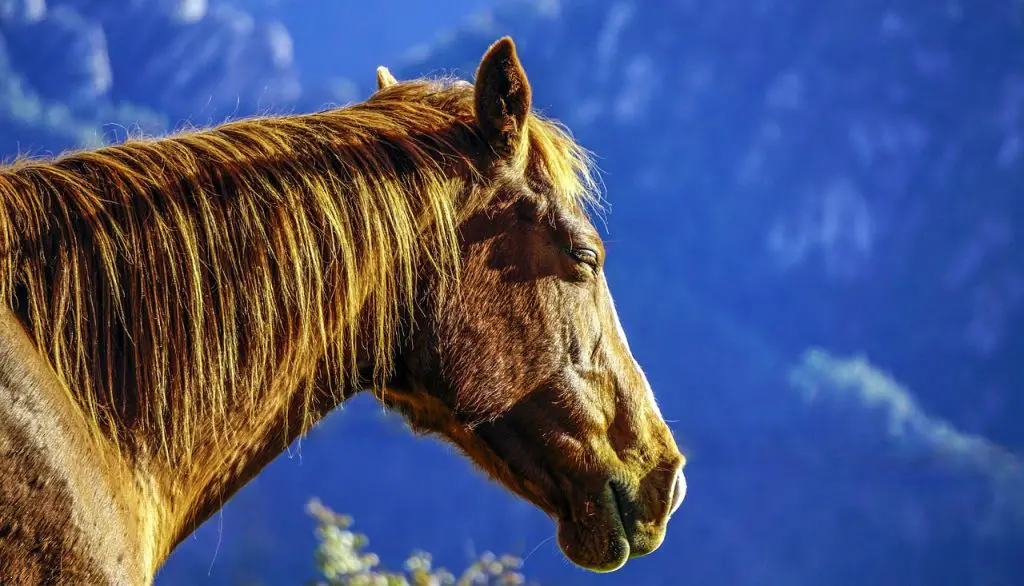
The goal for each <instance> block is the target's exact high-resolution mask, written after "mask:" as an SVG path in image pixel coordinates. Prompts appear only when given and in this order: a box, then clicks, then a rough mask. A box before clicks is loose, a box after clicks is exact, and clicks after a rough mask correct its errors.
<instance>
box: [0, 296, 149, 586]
mask: <svg viewBox="0 0 1024 586" xmlns="http://www.w3.org/2000/svg"><path fill="white" fill-rule="evenodd" d="M69 397H70V396H69V394H68V393H67V391H66V390H65V389H64V388H63V387H62V385H61V383H60V382H59V381H58V379H57V378H56V376H55V375H54V374H53V371H52V370H50V368H49V366H48V365H47V364H46V363H45V361H44V360H43V359H42V357H41V356H40V355H39V354H38V352H37V351H36V350H35V348H34V347H33V346H32V344H31V342H30V340H29V338H28V335H27V333H26V332H25V330H24V328H23V326H22V324H21V322H20V321H18V319H17V318H16V317H15V316H14V314H13V313H12V312H11V311H10V310H8V309H6V308H5V309H3V310H0V584H4V585H9V586H15V585H22V584H97V585H103V584H118V585H121V584H129V585H135V584H146V583H149V582H150V581H151V576H150V574H149V570H148V569H147V568H144V567H143V566H144V564H143V563H142V558H141V556H140V555H139V554H140V552H139V551H138V550H137V547H136V546H134V545H133V544H134V543H135V541H134V540H133V539H132V537H133V536H137V535H138V532H137V531H135V530H134V529H135V528H134V527H133V525H137V523H131V522H129V521H127V520H129V519H137V515H132V514H131V513H132V507H131V505H130V503H129V502H127V499H126V498H124V493H120V491H119V490H117V489H116V488H115V487H116V486H117V482H116V479H115V478H112V476H115V475H113V474H112V473H111V467H110V466H109V465H104V464H103V462H105V461H106V460H108V459H104V458H103V457H101V455H100V454H98V453H97V452H98V449H97V448H96V447H95V443H94V442H91V441H90V440H89V437H90V434H89V432H88V427H87V424H86V423H85V420H84V418H83V417H82V415H81V413H79V412H78V411H77V410H76V409H75V407H74V405H73V403H72V401H71V400H70V398H69ZM126 492H127V493H128V494H130V492H131V491H130V490H128V491H126Z"/></svg>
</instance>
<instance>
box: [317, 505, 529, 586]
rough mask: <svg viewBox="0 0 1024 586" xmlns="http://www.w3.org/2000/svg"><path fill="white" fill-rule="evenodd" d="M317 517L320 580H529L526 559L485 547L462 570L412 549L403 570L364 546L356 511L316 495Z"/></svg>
mask: <svg viewBox="0 0 1024 586" xmlns="http://www.w3.org/2000/svg"><path fill="white" fill-rule="evenodd" d="M306 509H307V511H308V512H309V514H310V515H311V516H312V517H313V518H314V519H316V522H317V528H316V535H317V539H319V541H320V543H319V545H318V546H317V549H316V554H315V555H316V566H317V569H318V570H319V572H320V574H321V575H322V576H323V580H321V581H318V582H317V583H316V584H317V586H512V585H520V584H526V580H525V578H524V577H523V575H522V574H520V573H519V571H518V570H519V568H520V567H521V566H522V560H521V559H519V558H517V557H515V556H511V555H503V556H500V557H499V556H495V555H494V554H492V553H490V552H485V553H484V554H483V555H482V556H480V558H479V559H477V560H476V561H474V562H473V563H471V564H470V565H469V566H468V567H467V568H466V569H465V570H464V571H463V572H462V574H461V575H460V576H458V577H456V576H455V575H454V574H452V573H451V572H449V571H448V570H446V569H444V568H435V567H433V564H432V561H431V556H430V554H429V553H427V552H423V551H416V552H413V554H412V555H411V556H409V558H408V559H406V560H405V570H404V571H403V572H392V571H389V570H386V569H384V568H382V567H381V560H380V558H379V557H378V556H377V554H374V553H372V552H368V551H365V550H364V548H365V547H366V546H367V545H369V539H368V538H367V537H366V536H365V535H363V534H361V533H355V532H353V531H352V530H351V527H352V517H349V516H348V515H339V514H338V513H335V512H334V511H332V510H331V509H329V508H327V507H326V506H324V505H323V503H321V502H320V501H319V500H317V499H313V500H311V501H310V502H309V504H308V505H307V507H306Z"/></svg>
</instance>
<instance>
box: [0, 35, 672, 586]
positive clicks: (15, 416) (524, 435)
mask: <svg viewBox="0 0 1024 586" xmlns="http://www.w3.org/2000/svg"><path fill="white" fill-rule="evenodd" d="M377 81H378V84H379V89H378V91H377V92H376V93H375V94H374V95H373V96H372V97H371V98H370V99H368V100H367V101H366V102H363V103H360V104H357V105H353V106H349V107H345V108H340V109H334V110H330V111H325V112H321V113H317V114H307V115H298V116H280V117H268V118H263V119H250V120H244V121H238V122H231V123H228V124H224V125H221V126H219V127H217V128H214V129H211V130H205V131H192V132H184V133H180V134H178V135H176V136H172V137H167V138H159V139H157V138H143V137H139V138H135V139H132V140H130V141H128V142H127V143H126V144H123V145H118V146H111V147H107V148H103V149H98V150H95V151H87V152H79V153H70V154H66V155H63V156H61V157H58V158H56V159H54V160H51V161H33V160H27V159H23V160H18V161H15V162H14V163H13V164H11V165H9V166H8V167H6V168H3V169H0V251H2V254H0V295H3V297H4V301H5V303H6V305H5V306H0V581H7V582H11V583H14V584H30V583H37V582H39V581H40V580H44V581H45V580H47V579H50V578H52V581H55V582H58V583H64V582H68V583H97V582H102V583H125V582H129V583H148V582H149V581H151V579H152V577H153V575H154V573H155V572H156V570H157V568H158V567H159V566H160V564H162V563H163V560H164V559H166V557H167V555H168V554H169V553H170V552H171V551H172V550H173V548H174V547H175V546H176V545H177V544H178V543H180V542H181V540H182V539H184V538H185V536H187V535H188V534H190V533H191V532H192V531H193V530H194V529H195V528H196V526H197V525H198V524H199V523H202V522H203V521H205V520H206V519H207V518H209V516H210V515H211V514H213V513H214V512H215V511H216V510H218V509H219V508H221V507H222V506H223V504H224V499H226V498H228V497H230V496H231V495H233V494H234V493H235V492H237V491H238V490H239V489H240V488H241V487H242V486H243V485H244V484H245V483H246V482H248V480H250V479H251V478H253V477H254V476H255V475H256V474H257V473H258V472H259V470H260V469H262V468H263V467H264V466H266V465H267V464H268V463H269V462H270V461H271V460H272V459H273V458H274V457H276V456H277V455H278V454H279V453H281V452H282V451H283V450H284V449H285V448H286V447H287V446H288V445H289V444H290V443H291V442H292V441H294V440H295V438H297V437H298V436H299V435H300V434H301V433H302V432H304V431H306V430H307V429H308V428H309V427H310V426H311V425H312V424H313V423H315V422H316V421H318V420H320V419H321V418H323V417H324V416H325V415H326V414H327V413H329V412H330V411H331V410H332V409H334V408H335V407H336V406H337V405H339V404H340V403H341V402H342V401H343V400H345V399H346V398H348V397H349V396H351V395H353V394H355V393H357V392H360V391H361V390H364V389H369V390H372V391H373V392H375V393H376V394H377V395H378V397H379V398H380V399H381V400H382V401H383V403H384V404H386V405H389V406H391V407H395V408H397V409H398V410H400V411H402V412H403V414H405V415H406V418H407V420H408V421H409V423H410V424H411V425H412V426H413V427H414V428H415V429H418V430H419V431H424V432H428V433H436V434H438V435H440V436H442V437H443V438H445V439H447V440H448V441H451V442H453V443H454V444H455V445H457V446H458V447H459V448H460V449H461V450H462V451H464V452H465V453H466V454H467V455H468V456H469V457H470V458H471V459H472V460H473V461H474V462H475V463H476V464H477V465H478V466H479V467H480V468H482V469H483V470H484V471H486V472H487V473H488V474H489V475H491V476H492V477H493V478H495V479H496V480H498V481H499V482H501V483H502V485H504V486H505V487H506V488H508V489H509V490H511V491H512V492H515V493H517V494H519V495H520V496H523V497H524V498H526V499H528V500H530V501H531V502H533V503H534V504H535V505H537V506H538V507H540V508H541V509H542V510H544V511H545V512H546V513H548V514H549V515H551V516H552V517H553V518H554V519H555V521H556V522H557V525H558V526H557V534H558V543H559V546H560V547H561V548H562V550H563V552H564V553H566V555H567V557H569V559H571V560H572V561H574V562H575V563H577V564H579V565H581V566H583V567H587V568H590V569H592V570H595V571H613V570H615V569H617V568H619V567H621V566H622V564H624V563H626V561H627V560H628V559H629V558H630V557H637V556H642V555H646V554H648V553H650V552H652V551H654V550H655V549H657V548H658V547H659V546H660V544H661V542H662V540H663V539H664V536H665V530H666V527H667V523H668V520H669V517H671V515H672V513H674V512H675V510H676V508H677V507H678V506H679V503H680V502H681V499H682V497H683V495H684V494H685V488H686V487H685V479H684V478H683V476H682V474H681V470H682V467H683V465H684V463H685V458H684V457H683V455H682V454H681V453H679V451H678V448H677V447H676V444H675V441H674V439H673V436H672V432H671V430H670V429H669V428H668V426H667V424H666V423H665V421H664V420H663V418H662V417H661V414H660V412H659V411H658V409H657V405H656V402H655V399H654V395H653V393H652V391H651V388H650V385H649V383H648V381H647V379H646V377H645V376H644V374H643V372H642V370H641V369H640V367H639V365H638V364H637V362H636V360H635V359H634V358H633V356H632V353H631V352H630V350H629V347H628V344H627V342H626V339H625V333H624V332H623V330H622V328H621V326H620V324H619V322H618V318H617V316H616V314H615V309H614V306H613V303H612V299H611V294H610V292H609V290H608V287H607V281H606V280H605V276H604V274H603V271H602V270H601V266H602V265H603V261H604V247H603V244H602V243H601V241H600V237H599V235H598V233H597V231H596V229H595V228H594V227H593V225H592V224H591V222H590V220H589V217H588V211H593V210H595V209H599V207H600V206H599V201H598V190H597V189H596V186H595V184H594V181H593V178H592V176H591V173H590V169H591V163H590V160H589V158H588V156H587V153H586V152H585V151H584V150H583V149H582V148H581V147H579V146H578V145H577V144H576V143H575V142H574V141H573V140H572V138H571V137H570V136H569V135H568V133H567V132H566V131H564V130H563V129H562V128H561V127H560V126H558V125H557V124H555V123H554V122H551V121H548V120H545V119H543V118H541V117H540V116H538V115H537V114H535V113H533V111H532V110H531V103H532V102H531V99H532V98H531V96H532V90H531V88H530V85H529V83H528V81H527V78H526V73H525V70H524V69H523V67H522V64H521V63H520V61H519V59H518V56H517V54H516V51H515V47H514V44H513V43H512V41H511V39H508V38H505V39H502V40H500V41H498V42H497V43H495V44H494V45H492V46H491V48H490V49H489V50H488V51H487V53H486V54H485V55H484V58H483V59H482V60H481V65H480V67H479V69H478V71H477V76H476V80H475V83H474V84H468V83H465V82H454V81H450V80H435V81H422V80H421V81H410V82H398V81H397V80H395V78H394V77H393V76H391V74H390V73H389V72H387V70H386V69H382V70H378V72H377ZM577 246H590V247H592V248H593V249H594V250H592V251H591V252H592V253H593V254H594V256H593V258H592V259H591V260H590V261H589V262H584V261H582V260H580V257H578V256H577V253H578V252H579V249H578V248H576V247H577ZM595 251H596V252H595ZM12 519H13V521H12ZM12 560H14V561H13V562H12ZM12 564H13V565H12Z"/></svg>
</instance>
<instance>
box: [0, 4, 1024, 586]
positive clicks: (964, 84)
mask: <svg viewBox="0 0 1024 586" xmlns="http://www.w3.org/2000/svg"><path fill="white" fill-rule="evenodd" d="M504 34H511V35H513V37H514V39H515V40H516V41H517V44H518V46H519V50H520V56H521V57H522V59H523V61H524V64H525V66H526V69H527V72H528V74H529V76H530V79H531V81H532V83H533V85H534V100H535V105H536V106H537V107H538V108H540V109H542V110H543V111H544V112H545V113H547V114H549V115H551V116H554V117H557V118H559V119H561V120H562V121H564V122H565V123H566V124H568V125H569V126H570V128H571V129H572V130H573V132H574V134H575V135H576V137H577V138H578V139H579V140H580V142H582V143H583V144H584V145H585V146H586V147H588V148H590V149H591V150H593V151H595V152H596V153H597V154H598V155H599V164H600V166H601V169H602V172H603V180H604V183H605V185H606V188H607V196H608V199H609V200H610V202H611V213H610V214H609V216H608V221H607V225H606V226H603V228H604V229H605V230H606V234H605V236H606V238H607V240H608V250H609V255H610V256H609V260H608V267H607V273H608V278H609V280H610V283H611V287H612V291H613V293H614V295H615V297H616V301H617V304H618V307H619V311H620V315H621V318H622V321H623V323H624V327H625V329H626V332H627V334H628V335H629V338H630V341H631V344H632V348H633V351H634V353H635V354H636V356H637V358H638V359H639V361H640V362H641V364H642V365H644V367H645V369H646V370H647V373H648V376H649V378H650V380H651V383H652V385H653V386H654V388H655V391H656V393H657V394H658V397H659V399H660V402H661V405H662V408H663V411H664V413H665V416H666V418H667V419H670V420H671V421H672V425H673V427H674V429H675V431H676V433H677V436H678V438H679V442H680V444H681V446H682V447H683V448H684V450H685V451H686V452H687V454H688V456H689V466H688V468H687V472H688V479H689V483H690V491H689V495H688V497H687V500H686V502H685V503H684V504H683V507H682V509H680V512H679V513H678V515H677V516H676V518H675V520H674V522H673V524H672V525H671V527H670V530H669V534H668V537H667V540H666V542H665V544H664V546H663V547H662V549H661V550H660V551H658V552H657V553H655V554H653V555H651V556H649V557H647V558H644V559H640V560H636V561H634V562H632V563H630V564H628V565H627V566H626V567H625V568H624V569H623V570H621V571H619V572H617V573H614V574H610V575H604V576H599V575H594V574H588V573H585V572H583V571H581V570H578V569H576V568H574V567H572V566H571V565H570V564H569V563H568V562H566V561H564V560H563V558H562V556H561V554H560V553H559V552H558V548H557V546H556V545H555V543H554V541H553V540H552V539H551V536H552V534H553V527H552V524H551V523H550V521H549V520H548V519H547V518H546V517H545V516H544V515H543V514H541V513H540V512H539V511H537V510H535V509H534V508H533V507H532V506H530V505H528V504H526V503H524V502H520V501H519V500H517V499H515V498H513V497H512V496H510V495H508V494H507V493H506V492H505V491H504V490H502V489H500V488H499V487H497V486H496V485H494V484H491V483H490V482H487V481H485V480H484V479H483V477H482V475H480V474H479V473H477V472H475V471H474V470H473V469H472V467H471V466H470V465H469V464H468V463H467V462H466V461H465V460H464V459H463V458H461V457H460V456H458V455H456V454H455V453H454V451H453V450H452V449H450V448H448V447H446V446H443V445H441V444H440V443H438V442H435V441H433V440H417V439H415V438H413V437H412V435H411V434H410V433H409V432H408V431H406V429H405V427H404V425H403V424H402V423H401V421H400V420H398V419H397V418H395V417H393V416H389V415H386V414H385V413H383V412H382V410H381V409H380V408H379V407H378V406H376V405H375V404H374V403H373V402H372V401H371V400H369V399H365V398H363V399H358V400H355V401H353V402H352V403H350V404H348V405H347V406H346V407H344V408H343V409H341V410H339V411H338V412H336V413H335V414H334V415H332V416H331V417H330V418H328V419H327V420H326V421H325V422H324V423H323V424H322V425H320V426H319V427H317V428H316V429H315V430H314V431H313V432H312V433H311V434H310V435H309V436H308V437H306V438H305V439H304V440H302V441H301V442H299V443H297V444H296V445H294V446H293V447H292V449H291V450H290V451H289V453H287V454H285V455H282V456H281V457H280V458H279V459H278V460H277V461H275V462H274V463H273V465H271V466H270V467H269V468H268V469H266V470H265V471H264V472H263V473H262V474H261V475H260V476H259V477H258V478H256V479H255V480H254V481H253V482H252V483H251V484H250V485H248V486H247V487H246V488H245V489H243V490H242V491H241V492H240V493H239V494H238V495H237V496H236V497H235V498H234V499H233V500H231V501H230V502H229V503H228V505H227V506H226V507H225V508H224V510H223V511H222V512H221V513H219V514H217V515H215V516H214V517H213V518H212V519H211V520H210V521H209V522H208V523H207V524H206V525H204V526H203V527H202V528H200V529H199V530H198V531H197V532H196V533H195V535H193V536H192V537H190V538H189V539H188V540H187V541H185V542H184V543H183V544H182V545H181V547H180V548H179V549H178V550H177V551H176V552H175V553H174V555H173V556H172V558H171V559H170V561H169V562H168V564H167V565H166V567H165V568H164V569H163V570H162V572H161V574H160V575H159V577H158V580H157V584H158V585H161V586H168V585H176V584H243V583H245V584H256V583H259V584H266V585H284V584H289V585H290V584H300V583H304V582H305V581H306V580H309V579H312V578H314V577H315V576H316V571H315V566H314V563H313V552H314V550H315V548H316V544H317V539H316V536H315V535H314V527H315V523H314V521H313V520H312V519H311V517H310V516H309V515H307V514H306V513H305V511H304V505H305V503H306V501H307V500H308V499H309V498H311V497H314V496H316V497H319V498H321V499H322V500H323V502H324V503H325V504H327V505H328V506H330V507H332V508H334V509H336V510H338V511H343V512H346V513H351V514H353V515H354V517H355V521H356V525H355V529H356V530H358V531H361V532H365V533H367V534H369V535H370V536H371V540H372V543H371V546H372V549H373V550H374V551H376V552H377V553H379V554H380V555H381V556H382V557H383V558H384V560H385V562H386V563H388V564H389V565H393V566H398V565H400V564H401V561H402V560H403V559H404V557H405V556H406V555H407V554H408V553H409V552H410V551H412V550H414V549H417V548H420V549H427V550H430V551H431V552H433V554H434V556H435V560H436V561H437V562H439V563H441V564H443V565H446V566H448V567H450V568H453V569H455V568H461V567H462V566H463V565H464V564H465V562H466V560H468V559H470V558H471V557H473V556H474V555H475V554H478V553H479V552H480V551H483V550H485V549H486V550H493V551H499V552H510V553H514V554H518V555H520V556H523V557H526V558H527V559H526V565H525V568H524V572H525V573H526V574H527V575H528V576H530V577H531V578H533V579H536V580H538V581H539V582H541V583H543V584H558V585H575V584H582V585H587V584H606V585H611V584H616V585H618V584H621V585H652V586H655V585H666V586H668V585H683V584H699V585H708V586H733V585H736V586H738V585H744V586H746V585H756V586H771V585H803V584H810V585H851V586H853V585H858V586H860V585H863V584H885V585H888V584H891V585H897V584H898V585H901V586H902V585H918V584H920V585H946V584H949V585H957V586H965V585H979V586H980V585H985V586H988V585H992V586H995V585H1000V586H1001V585H1007V586H1020V585H1021V584H1024V470H1022V466H1021V454H1022V452H1024V386H1022V384H1024V245H1022V243H1021V240H1022V238H1024V2H1021V1H1020V0H969V1H968V0H888V1H884V2H883V1H879V0H829V1H827V2H822V1H820V0H788V1H782V0H718V1H716V2H696V1H693V0H648V1H639V0H637V1H624V0H617V1H612V0H608V1H605V0H591V1H585V0H561V1H559V0H533V1H525V2H524V1H513V0H438V1H431V2H428V1H426V0H404V1H402V0H358V1H356V0H351V1H349V0H291V1H289V0H276V1H274V0H248V1H246V0H234V1H227V0H0V156H3V157H4V158H8V159H9V158H11V157H13V156H15V155H16V154H31V155H37V156H42V155H48V154H55V153H59V152H61V151H63V150H66V149H70V148H76V147H91V146H97V145H100V144H104V143H110V142H117V141H119V140H123V139H124V136H125V133H126V132H129V131H130V132H136V131H142V132H146V133H149V134H158V133H167V132H170V131H173V130H174V129H176V128H181V127H183V126H184V125H186V124H191V125H198V126H208V125H211V124H216V123H219V122H222V121H225V120H226V119H228V118H237V117H242V116H248V115H252V114H258V113H260V114H266V113H290V112H306V111H314V110H319V109H322V108H324V107H326V106H329V105H339V104H345V103H349V102H353V101H359V100H362V99H365V98H366V97H367V96H369V94H370V93H371V91H372V89H373V87H374V79H375V78H374V68H375V67H376V66H377V65H379V64H385V65H388V66H390V67H391V69H392V71H393V72H394V73H395V74H396V76H397V77H398V78H399V79H402V78H409V77H417V76H422V75H437V74H442V73H455V74H457V75H460V76H463V77H467V78H471V77H472V74H473V72H474V69H475V66H476V64H477V62H478V60H479V58H480V56H481V55H482V53H483V51H484V50H485V49H486V47H487V46H488V45H489V44H490V43H491V42H493V41H494V40H496V39H497V38H498V37H499V36H501V35H504Z"/></svg>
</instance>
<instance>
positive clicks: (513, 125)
mask: <svg viewBox="0 0 1024 586" xmlns="http://www.w3.org/2000/svg"><path fill="white" fill-rule="evenodd" d="M474 93H475V108H476V121H477V124H479V125H480V130H481V131H482V132H483V134H484V138H485V139H486V140H487V142H488V143H489V144H490V145H491V148H493V149H494V150H495V152H497V153H498V154H499V155H503V156H511V155H512V154H513V153H514V152H515V151H516V150H517V149H518V148H519V146H520V145H521V144H522V142H523V140H524V139H525V137H526V117H527V115H528V114H529V113H530V99H531V96H530V93H531V90H530V82H529V81H527V79H526V71H525V70H524V69H523V65H522V63H520V62H519V56H518V55H517V54H516V45H515V43H513V42H512V39H511V38H509V37H503V38H502V39H501V40H499V41H498V42H496V43H494V44H493V45H491V47H490V49H488V50H487V53H486V54H484V57H483V59H481V61H480V66H479V67H478V68H477V70H476V84H475V87H474Z"/></svg>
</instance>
